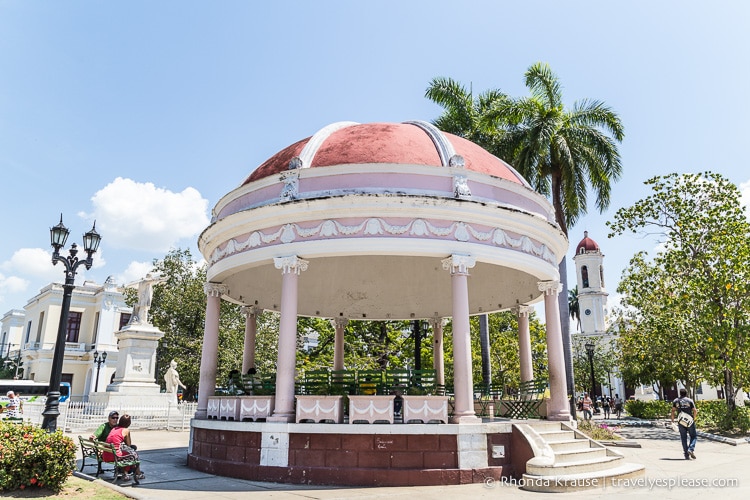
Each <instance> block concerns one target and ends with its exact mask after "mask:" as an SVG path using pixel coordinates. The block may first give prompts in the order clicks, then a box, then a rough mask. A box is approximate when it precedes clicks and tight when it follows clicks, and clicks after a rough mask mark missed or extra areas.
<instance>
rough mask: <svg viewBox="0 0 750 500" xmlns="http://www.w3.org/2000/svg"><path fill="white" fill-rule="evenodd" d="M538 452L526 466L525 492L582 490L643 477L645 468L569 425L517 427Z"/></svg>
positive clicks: (520, 425)
mask: <svg viewBox="0 0 750 500" xmlns="http://www.w3.org/2000/svg"><path fill="white" fill-rule="evenodd" d="M516 428H517V429H518V430H519V431H520V432H521V433H522V434H523V435H524V436H525V437H526V439H527V441H528V442H529V444H530V445H531V448H532V450H533V452H534V458H532V459H531V460H529V461H528V462H527V463H526V473H525V474H524V475H523V489H525V490H529V491H541V492H550V493H552V492H557V493H559V492H566V491H580V490H590V489H597V488H604V487H606V486H611V485H612V484H613V483H615V482H616V481H618V480H621V479H626V478H634V477H642V476H643V475H644V474H645V468H644V467H643V466H642V465H640V464H631V463H626V462H625V458H624V457H623V456H622V455H621V454H619V453H618V452H616V451H614V450H611V449H609V448H607V447H605V446H604V445H602V444H601V443H598V442H597V441H594V440H592V439H589V438H588V437H587V436H586V435H584V434H583V433H581V432H578V431H577V430H575V429H573V428H572V427H571V426H570V425H568V423H567V422H565V423H563V422H539V423H528V424H516Z"/></svg>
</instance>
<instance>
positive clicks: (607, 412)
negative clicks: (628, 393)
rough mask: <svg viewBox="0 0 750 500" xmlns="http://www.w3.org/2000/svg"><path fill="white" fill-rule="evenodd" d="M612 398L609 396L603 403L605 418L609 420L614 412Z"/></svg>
mask: <svg viewBox="0 0 750 500" xmlns="http://www.w3.org/2000/svg"><path fill="white" fill-rule="evenodd" d="M611 402H612V398H610V397H609V396H607V397H605V398H604V400H603V401H602V407H603V408H604V418H606V419H608V418H609V415H610V410H612V407H611V404H610V403H611Z"/></svg>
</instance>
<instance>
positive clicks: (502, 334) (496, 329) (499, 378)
mask: <svg viewBox="0 0 750 500" xmlns="http://www.w3.org/2000/svg"><path fill="white" fill-rule="evenodd" d="M487 319H488V328H489V336H490V360H491V370H492V372H491V373H492V377H493V378H492V381H493V383H504V384H505V386H506V387H514V388H517V387H518V385H519V383H520V381H521V362H520V359H519V352H518V348H519V346H518V319H517V318H516V315H515V314H513V313H512V312H510V311H503V312H499V313H493V314H488V315H487ZM469 327H470V335H471V356H472V359H471V362H472V368H473V373H472V377H473V379H474V384H475V385H478V384H481V383H482V371H481V370H482V364H481V349H480V342H481V340H480V334H479V329H480V325H479V317H478V316H472V317H471V319H470V321H469ZM452 332H453V324H452V323H448V324H447V325H446V326H445V328H444V334H443V337H444V352H445V358H444V361H445V378H446V384H447V385H452V383H453V333H452ZM529 332H530V337H531V359H532V366H533V369H534V376H535V377H538V378H545V377H548V374H547V344H546V331H545V329H544V326H543V325H542V324H541V323H540V322H539V319H538V318H537V317H536V313H535V312H534V311H532V312H531V315H530V317H529Z"/></svg>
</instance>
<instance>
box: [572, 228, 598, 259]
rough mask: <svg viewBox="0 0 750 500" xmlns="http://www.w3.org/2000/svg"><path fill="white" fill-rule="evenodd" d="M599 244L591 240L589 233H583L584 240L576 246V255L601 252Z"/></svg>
mask: <svg viewBox="0 0 750 500" xmlns="http://www.w3.org/2000/svg"><path fill="white" fill-rule="evenodd" d="M600 251H601V250H600V249H599V244H598V243H597V242H596V241H594V240H592V239H591V238H589V232H588V231H584V232H583V239H582V240H581V242H580V243H578V245H577V246H576V255H578V254H581V253H589V252H600Z"/></svg>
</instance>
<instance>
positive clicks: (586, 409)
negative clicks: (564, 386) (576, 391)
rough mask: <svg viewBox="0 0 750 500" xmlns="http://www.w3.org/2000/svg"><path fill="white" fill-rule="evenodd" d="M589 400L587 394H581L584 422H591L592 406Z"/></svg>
mask: <svg viewBox="0 0 750 500" xmlns="http://www.w3.org/2000/svg"><path fill="white" fill-rule="evenodd" d="M592 404H593V403H592V401H591V398H590V397H589V393H588V392H584V393H583V405H582V407H581V409H582V410H583V419H584V420H591V405H592Z"/></svg>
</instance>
